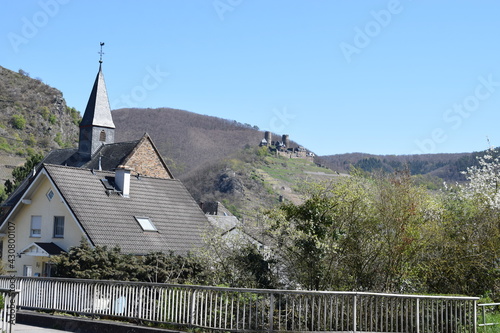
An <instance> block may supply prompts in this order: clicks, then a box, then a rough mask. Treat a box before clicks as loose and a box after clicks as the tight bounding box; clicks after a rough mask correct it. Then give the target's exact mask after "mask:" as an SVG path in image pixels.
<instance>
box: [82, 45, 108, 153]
mask: <svg viewBox="0 0 500 333" xmlns="http://www.w3.org/2000/svg"><path fill="white" fill-rule="evenodd" d="M102 45H104V43H101V60H99V72H98V73H97V77H96V79H95V82H94V86H93V87H92V92H91V93H90V97H89V101H88V103H87V107H86V108H85V113H84V115H83V118H82V121H81V122H80V140H79V144H78V152H79V153H80V155H82V157H83V158H88V159H90V157H91V156H92V155H93V154H94V153H95V152H96V151H97V149H99V147H101V146H102V145H103V144H108V143H114V141H115V124H114V122H113V117H112V116H111V108H110V106H109V100H108V92H107V90H106V84H105V82H104V75H103V73H102Z"/></svg>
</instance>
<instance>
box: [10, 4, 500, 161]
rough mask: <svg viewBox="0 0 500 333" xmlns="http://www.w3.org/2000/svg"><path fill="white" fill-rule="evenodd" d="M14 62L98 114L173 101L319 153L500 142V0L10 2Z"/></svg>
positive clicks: (456, 148)
mask: <svg viewBox="0 0 500 333" xmlns="http://www.w3.org/2000/svg"><path fill="white" fill-rule="evenodd" d="M0 5H1V8H2V11H1V12H0V50H1V53H0V65H1V66H3V67H6V68H9V69H12V70H15V71H17V70H19V69H23V70H24V71H26V72H28V73H30V76H31V77H35V78H41V79H42V80H43V81H44V82H45V83H47V84H49V85H51V86H53V87H56V88H58V89H59V90H61V91H62V92H63V94H64V97H65V99H66V102H67V103H68V105H69V106H73V107H75V108H76V109H78V110H79V111H83V110H84V109H85V106H86V103H87V99H88V96H89V94H90V89H91V86H92V83H93V81H94V78H95V75H96V73H97V70H98V66H99V63H98V61H99V54H98V52H99V43H100V42H105V45H104V49H103V50H104V53H105V54H104V55H103V60H104V63H103V71H104V75H105V78H106V84H107V88H108V94H109V98H110V102H111V107H112V108H120V107H141V108H157V107H172V108H178V109H183V110H187V111H192V112H196V113H199V114H206V115H211V116H217V117H221V118H226V119H232V120H237V121H239V122H241V123H248V124H251V125H256V126H258V127H259V128H260V129H261V130H271V131H273V132H275V133H278V134H289V135H290V138H291V139H292V140H294V141H297V142H299V143H300V144H302V145H304V146H305V147H307V148H308V149H310V150H312V151H314V152H315V153H316V154H319V155H329V154H340V153H350V152H365V153H373V154H397V155H401V154H413V153H455V152H471V151H478V150H483V149H486V148H488V145H489V143H488V140H489V142H490V144H491V145H494V146H500V128H499V126H498V124H499V123H500V112H499V111H500V52H499V51H500V41H499V38H498V36H499V32H500V20H499V19H498V15H499V13H500V2H498V1H493V0H492V1H480V2H473V1H460V0H454V1H451V0H449V1H448V0H442V1H439V2H438V1H430V0H429V1H416V0H413V1H411V0H399V1H398V0H390V1H386V0H383V1H378V0H377V1H375V0H373V1H340V0H302V1H299V0H273V1H269V0H191V1H185V0H147V1H123V0H122V1H115V0H107V1H93V0H38V1H29V0H23V1H7V0H0Z"/></svg>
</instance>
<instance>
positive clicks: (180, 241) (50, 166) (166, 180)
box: [0, 59, 209, 276]
mask: <svg viewBox="0 0 500 333" xmlns="http://www.w3.org/2000/svg"><path fill="white" fill-rule="evenodd" d="M114 138H115V125H114V122H113V117H112V114H111V109H110V105H109V100H108V94H107V91H106V84H105V81H104V75H103V72H102V59H101V60H100V61H99V71H98V73H97V77H96V79H95V82H94V85H93V87H92V91H91V93H90V97H89V100H88V104H87V107H86V109H85V113H84V115H83V118H82V121H81V123H80V135H79V142H78V148H71V149H58V150H54V151H51V152H50V153H48V154H47V155H46V156H45V157H44V159H43V160H42V162H41V163H40V164H39V165H38V166H37V167H36V168H35V170H34V171H33V173H32V174H31V175H30V176H29V177H27V178H26V179H25V180H24V182H23V183H22V184H21V185H20V186H19V187H18V188H17V189H16V191H14V192H13V193H12V194H11V195H10V197H9V198H8V199H7V200H6V201H5V202H4V203H3V204H2V207H1V208H2V214H1V219H0V249H1V250H2V251H1V259H2V261H3V263H4V265H5V268H6V269H7V271H9V272H11V273H12V274H14V275H17V276H50V274H51V269H52V267H51V261H50V260H51V257H52V256H54V255H58V254H60V253H61V252H66V251H68V250H69V248H71V247H73V246H78V245H79V244H80V242H81V241H82V239H83V240H84V241H86V242H88V243H89V244H90V245H91V246H104V245H106V246H108V247H113V246H115V245H118V246H120V248H121V249H122V252H124V253H129V254H134V255H144V254H147V253H149V252H158V251H161V252H170V251H173V252H174V253H175V254H181V255H185V254H187V253H189V252H190V251H194V250H196V249H198V248H200V247H202V246H203V240H202V235H203V233H204V232H205V231H206V229H207V228H208V226H209V223H208V220H207V218H206V216H205V214H204V213H203V212H202V210H201V209H200V207H199V205H198V204H197V203H196V202H195V201H194V199H193V198H192V196H191V195H190V194H189V192H188V191H187V189H186V188H185V187H184V185H183V184H182V183H181V182H180V181H179V180H177V179H175V178H174V177H173V175H172V173H171V172H170V170H169V168H168V166H167V165H166V163H165V161H164V159H163V158H162V157H161V155H160V153H159V152H158V150H157V148H156V146H155V144H154V143H153V140H152V139H151V137H150V136H149V135H148V134H147V133H145V134H144V135H143V136H142V138H138V140H136V141H130V142H114Z"/></svg>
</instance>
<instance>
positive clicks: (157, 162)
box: [126, 139, 172, 179]
mask: <svg viewBox="0 0 500 333" xmlns="http://www.w3.org/2000/svg"><path fill="white" fill-rule="evenodd" d="M126 165H127V166H129V167H131V168H133V169H134V173H140V174H141V175H143V176H147V177H155V178H164V179H171V178H172V177H171V175H170V172H169V171H168V169H167V168H166V166H165V165H164V164H163V163H162V160H161V159H160V157H159V155H158V153H157V152H156V150H155V149H154V147H153V144H152V143H151V141H150V140H149V139H146V140H141V142H140V143H139V144H138V145H137V147H136V148H135V149H134V151H133V152H132V156H131V157H130V158H129V159H128V161H126Z"/></svg>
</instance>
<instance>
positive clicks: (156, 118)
mask: <svg viewBox="0 0 500 333" xmlns="http://www.w3.org/2000/svg"><path fill="white" fill-rule="evenodd" d="M112 114H113V121H114V122H115V126H116V132H115V141H116V142H120V141H129V140H136V139H138V138H140V136H142V135H143V134H144V133H145V132H147V133H148V134H149V135H150V136H151V138H152V139H153V141H154V143H155V144H156V146H157V148H158V150H159V151H160V153H161V154H162V155H163V157H164V158H165V159H166V162H167V164H168V165H169V167H170V168H171V169H172V172H173V173H174V175H175V176H176V177H179V176H182V175H185V174H187V173H189V171H192V170H194V169H196V168H199V167H202V166H204V165H207V164H211V163H215V162H218V161H220V160H222V159H224V158H227V157H228V156H230V155H232V154H234V153H236V152H238V151H240V150H242V149H243V148H245V147H255V146H258V144H259V143H260V141H261V140H262V139H263V138H264V133H263V132H262V131H259V129H258V128H257V127H255V126H251V125H249V124H242V123H239V122H237V121H235V120H227V119H222V118H217V117H211V116H206V115H201V114H197V113H193V112H188V111H183V110H177V109H170V108H158V109H118V110H114V111H113V112H112ZM278 139H279V140H281V138H280V137H278V136H277V135H275V136H274V137H273V140H278ZM291 139H293V138H291ZM292 142H293V141H292ZM293 144H294V145H295V143H293Z"/></svg>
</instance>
